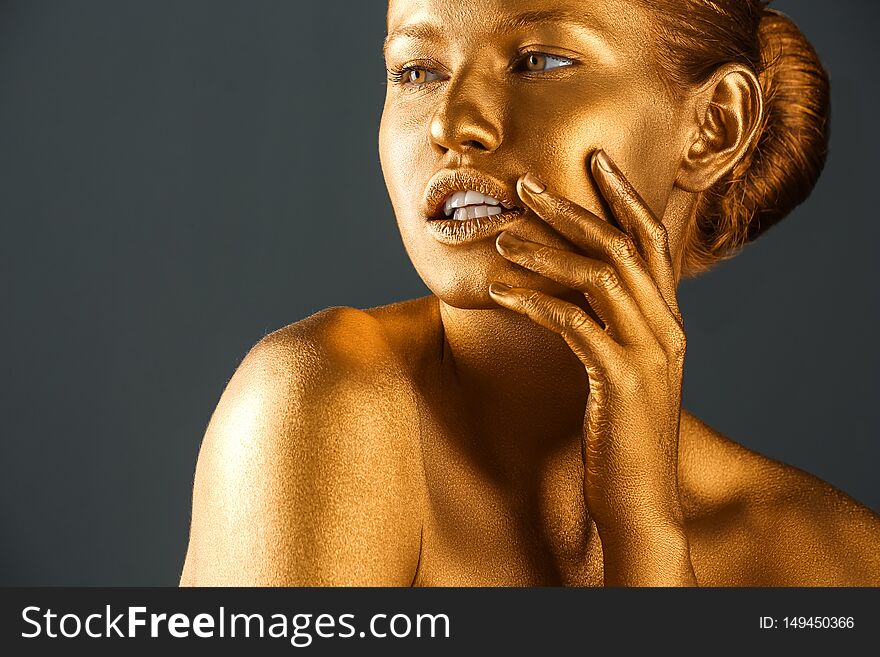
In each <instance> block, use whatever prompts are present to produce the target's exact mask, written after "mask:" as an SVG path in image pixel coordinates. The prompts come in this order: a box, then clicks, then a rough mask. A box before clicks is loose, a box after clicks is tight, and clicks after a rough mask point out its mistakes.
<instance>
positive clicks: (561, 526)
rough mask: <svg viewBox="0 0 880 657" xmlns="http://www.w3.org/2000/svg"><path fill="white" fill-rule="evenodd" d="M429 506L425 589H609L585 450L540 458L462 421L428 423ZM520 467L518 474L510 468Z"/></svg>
mask: <svg viewBox="0 0 880 657" xmlns="http://www.w3.org/2000/svg"><path fill="white" fill-rule="evenodd" d="M420 428H421V444H422V456H423V463H424V468H425V485H426V489H427V490H426V495H425V499H426V504H427V508H426V509H425V519H424V532H423V542H422V554H421V558H420V562H419V571H418V577H417V582H416V583H417V584H418V585H425V586H436V585H441V586H442V585H455V586H499V585H500V586H536V585H557V586H561V585H564V586H590V585H601V582H602V572H601V567H602V553H601V544H600V542H599V537H598V534H597V532H596V527H595V524H594V523H593V522H592V520H590V518H589V514H588V513H587V511H586V506H585V503H584V498H583V477H584V471H583V463H582V461H581V456H580V447H579V443H578V442H577V441H571V442H570V443H569V444H566V445H564V446H560V447H559V448H557V449H554V450H550V451H547V452H542V453H538V454H536V455H533V456H532V457H531V458H530V457H529V456H528V455H521V458H520V459H516V458H504V456H506V455H504V454H500V453H499V452H500V451H502V452H503V451H504V450H505V449H509V450H511V451H515V450H516V449H517V445H516V442H515V441H516V436H515V435H511V436H510V442H509V443H505V442H504V441H503V440H500V441H499V440H497V438H498V436H495V437H494V438H495V440H492V441H486V440H485V435H484V434H483V433H481V431H480V430H479V429H478V428H476V427H475V426H474V424H473V423H470V422H469V421H468V420H467V419H466V418H462V417H460V416H458V415H456V414H455V413H447V414H446V415H445V416H444V417H442V418H438V417H437V414H436V412H432V413H429V414H427V418H423V419H422V422H421V427H420ZM511 463H514V464H516V463H519V464H520V465H519V466H511Z"/></svg>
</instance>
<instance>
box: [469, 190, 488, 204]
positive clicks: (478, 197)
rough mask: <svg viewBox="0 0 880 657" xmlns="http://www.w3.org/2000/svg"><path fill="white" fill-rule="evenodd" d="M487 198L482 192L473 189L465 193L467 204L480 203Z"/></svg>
mask: <svg viewBox="0 0 880 657" xmlns="http://www.w3.org/2000/svg"><path fill="white" fill-rule="evenodd" d="M484 198H486V197H485V196H483V195H482V194H480V192H474V191H472V190H470V189H469V190H467V191H466V192H465V193H464V204H465V205H480V204H481V203H482V202H483V199H484Z"/></svg>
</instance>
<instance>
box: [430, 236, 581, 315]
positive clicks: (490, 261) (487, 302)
mask: <svg viewBox="0 0 880 657" xmlns="http://www.w3.org/2000/svg"><path fill="white" fill-rule="evenodd" d="M474 246H475V247H476V246H482V247H483V248H481V249H480V250H479V252H474V250H473V248H471V249H467V251H470V253H466V252H464V251H465V250H463V249H461V248H460V247H459V248H455V249H454V252H453V253H445V254H439V253H437V254H432V255H433V257H427V258H425V259H424V260H423V261H422V262H420V261H419V260H418V259H416V258H413V264H414V265H415V268H416V271H418V273H419V276H420V277H421V278H422V281H424V283H425V285H427V286H428V289H430V290H431V292H433V293H434V295H435V296H436V297H437V298H438V299H440V300H441V301H442V302H443V303H445V304H447V305H449V306H452V307H453V308H460V309H462V310H497V309H498V308H499V306H498V304H497V303H495V301H494V300H493V299H492V297H490V296H489V284H490V283H492V281H499V282H501V283H507V284H508V285H512V286H514V287H522V288H527V289H530V290H536V291H538V292H543V293H545V294H549V295H551V296H554V297H558V298H571V297H572V295H573V294H574V295H578V293H577V292H574V291H573V290H571V289H570V288H566V287H564V286H562V285H559V284H558V283H555V282H554V281H551V280H549V279H547V278H544V277H543V276H540V275H539V274H536V273H535V272H533V271H529V270H528V269H524V268H523V267H520V266H519V265H515V264H513V263H512V262H509V261H508V260H506V259H505V258H503V257H502V256H501V255H500V254H499V253H498V252H497V251H495V249H494V242H493V241H492V240H487V241H486V244H485V245H482V244H481V245H474Z"/></svg>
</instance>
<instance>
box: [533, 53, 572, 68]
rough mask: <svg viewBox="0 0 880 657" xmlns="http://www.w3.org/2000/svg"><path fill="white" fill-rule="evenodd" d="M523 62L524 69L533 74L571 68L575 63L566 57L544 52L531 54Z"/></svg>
mask: <svg viewBox="0 0 880 657" xmlns="http://www.w3.org/2000/svg"><path fill="white" fill-rule="evenodd" d="M521 61H522V66H523V68H524V69H525V70H526V71H529V72H531V73H537V72H540V71H549V70H550V69H554V68H561V67H563V66H571V65H572V64H573V63H574V62H573V61H571V60H570V59H566V58H565V57H556V56H554V55H547V54H545V53H542V52H530V53H528V54H527V55H526V56H525V57H524V58H523V59H522V60H521Z"/></svg>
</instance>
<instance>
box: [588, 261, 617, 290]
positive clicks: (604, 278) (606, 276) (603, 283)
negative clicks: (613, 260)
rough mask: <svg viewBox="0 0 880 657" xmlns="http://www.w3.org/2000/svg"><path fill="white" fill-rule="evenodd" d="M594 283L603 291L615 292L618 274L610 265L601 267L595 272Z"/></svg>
mask: <svg viewBox="0 0 880 657" xmlns="http://www.w3.org/2000/svg"><path fill="white" fill-rule="evenodd" d="M593 282H594V283H595V285H596V286H597V287H599V288H601V289H603V290H613V289H615V288H616V287H617V285H618V280H617V272H615V271H614V268H613V267H611V266H610V265H604V264H603V265H600V266H599V267H596V269H595V270H594V271H593Z"/></svg>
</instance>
